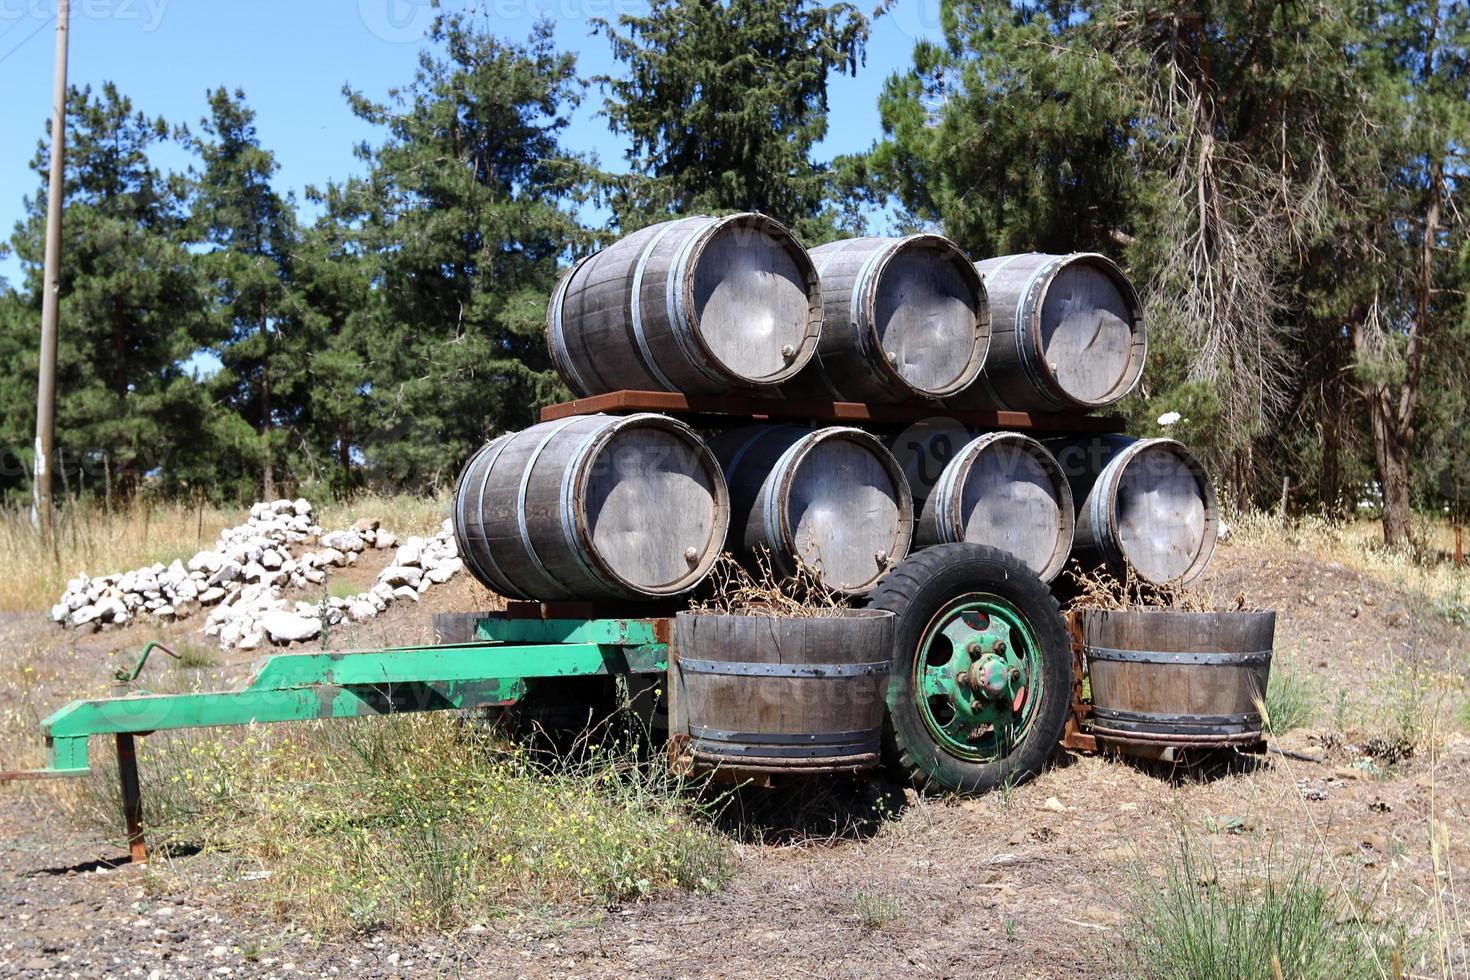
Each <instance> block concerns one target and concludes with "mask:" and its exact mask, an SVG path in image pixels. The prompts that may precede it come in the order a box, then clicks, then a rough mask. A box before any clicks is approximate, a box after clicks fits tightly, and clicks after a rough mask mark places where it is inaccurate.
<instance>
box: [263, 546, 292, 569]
mask: <svg viewBox="0 0 1470 980" xmlns="http://www.w3.org/2000/svg"><path fill="white" fill-rule="evenodd" d="M285 563H286V559H284V558H282V557H281V553H280V552H279V551H277V550H276V549H274V548H272V549H270V550H269V551H265V552H262V553H261V556H260V564H261V567H263V568H269V569H271V570H273V571H274V570H275V569H278V568H280V567H281V566H282V565H284V564H285Z"/></svg>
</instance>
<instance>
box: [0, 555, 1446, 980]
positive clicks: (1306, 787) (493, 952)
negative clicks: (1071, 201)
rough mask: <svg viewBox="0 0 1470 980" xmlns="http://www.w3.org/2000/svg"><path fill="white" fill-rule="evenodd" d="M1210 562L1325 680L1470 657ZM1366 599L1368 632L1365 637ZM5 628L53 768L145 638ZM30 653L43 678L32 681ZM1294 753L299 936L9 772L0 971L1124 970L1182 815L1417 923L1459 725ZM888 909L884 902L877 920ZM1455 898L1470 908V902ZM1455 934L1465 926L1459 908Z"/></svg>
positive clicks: (1377, 616) (1308, 738)
mask: <svg viewBox="0 0 1470 980" xmlns="http://www.w3.org/2000/svg"><path fill="white" fill-rule="evenodd" d="M360 574H362V575H364V576H367V577H371V575H372V574H375V569H372V568H364V569H362V570H361V572H360ZM1211 575H1212V579H1213V585H1214V587H1215V588H1216V589H1217V590H1218V591H1219V592H1220V593H1221V594H1222V595H1233V594H1234V593H1235V592H1236V591H1245V592H1246V593H1247V595H1248V597H1249V599H1250V601H1251V602H1252V603H1253V604H1255V605H1261V606H1271V607H1275V608H1277V609H1278V610H1279V611H1280V619H1279V626H1278V636H1277V648H1278V650H1279V651H1283V652H1285V653H1286V654H1288V655H1289V656H1291V657H1292V659H1293V660H1294V661H1295V662H1296V663H1297V664H1299V665H1301V666H1302V667H1303V668H1304V669H1306V670H1308V671H1310V672H1311V673H1313V674H1314V675H1315V676H1316V677H1317V678H1318V679H1319V680H1320V681H1321V683H1322V684H1323V685H1324V686H1326V687H1327V689H1331V687H1332V686H1342V687H1344V688H1346V689H1348V690H1352V691H1354V692H1357V691H1360V690H1361V689H1362V688H1363V685H1364V680H1363V679H1364V678H1365V677H1372V676H1375V673H1374V672H1375V670H1377V669H1381V668H1383V666H1384V664H1385V663H1386V662H1387V660H1388V658H1389V655H1390V654H1398V655H1402V656H1410V657H1416V658H1420V659H1422V660H1423V661H1424V662H1425V663H1426V664H1428V665H1430V666H1431V667H1433V668H1435V669H1438V670H1448V671H1458V672H1459V674H1460V675H1461V676H1463V675H1465V674H1466V673H1467V667H1470V630H1466V629H1455V628H1452V627H1450V626H1448V625H1446V624H1444V623H1443V622H1441V621H1439V620H1437V619H1434V618H1433V617H1432V616H1429V615H1427V614H1426V613H1424V612H1423V611H1422V610H1421V609H1420V608H1419V606H1420V604H1418V603H1415V602H1414V601H1412V600H1411V599H1410V598H1409V597H1407V596H1404V595H1402V594H1400V593H1398V592H1396V591H1395V590H1394V589H1392V588H1390V587H1387V586H1385V585H1383V584H1382V583H1378V582H1375V581H1373V580H1371V579H1367V578H1365V577H1363V576H1361V575H1359V574H1357V573H1355V572H1352V571H1350V570H1347V569H1343V568H1340V567H1333V566H1323V565H1320V564H1318V563H1315V562H1312V561H1310V560H1307V559H1305V558H1303V557H1301V556H1299V555H1294V554H1282V553H1266V552H1263V551H1259V550H1254V549H1249V548H1245V547H1241V546H1237V547H1232V548H1225V549H1222V550H1221V553H1220V556H1219V558H1218V560H1217V562H1216V567H1215V569H1214V570H1213V571H1212V573H1211ZM486 601H487V599H486V597H485V596H484V595H483V594H482V593H478V592H477V591H476V590H474V589H473V588H472V587H471V586H469V585H468V584H467V583H466V584H464V585H463V586H462V587H458V588H456V589H455V590H450V589H446V590H444V594H443V595H442V596H438V597H436V598H435V600H434V606H433V607H431V608H420V609H417V610H411V611H397V610H395V611H394V613H393V614H392V615H391V616H390V617H385V619H386V620H391V621H389V622H385V623H382V624H377V625H375V626H374V631H375V632H374V633H373V634H371V635H358V636H352V635H346V636H337V637H333V645H356V644H358V643H379V642H402V641H408V640H416V639H422V638H424V637H425V636H426V634H427V613H429V612H431V611H434V609H436V608H444V609H455V608H458V609H467V608H483V607H484V606H485V603H486ZM426 605H428V604H426ZM1365 609H1367V610H1371V611H1372V613H1373V620H1374V623H1375V629H1374V630H1372V631H1368V630H1365V629H1364V628H1363V626H1364V622H1363V618H1362V611H1363V610H1365ZM0 638H3V639H6V640H7V642H6V643H5V644H4V645H3V653H0V677H3V678H6V679H9V680H7V681H6V682H5V683H4V684H0V711H3V713H4V718H5V719H6V720H7V725H6V727H5V729H4V730H5V731H6V732H7V734H10V735H11V736H12V738H11V739H10V741H11V742H12V743H13V744H11V745H8V746H6V748H5V750H4V751H5V752H6V753H8V754H7V755H5V756H0V766H3V767H7V768H8V767H9V766H10V765H21V764H27V765H29V764H34V763H35V762H36V761H37V760H36V758H35V757H34V755H27V754H26V753H33V751H34V750H33V748H32V747H31V746H29V745H23V744H21V743H18V742H16V736H17V733H18V732H20V731H21V730H22V729H20V728H18V727H17V721H18V720H25V719H26V718H28V717H31V716H34V715H35V714H37V713H44V712H46V711H49V710H51V709H52V708H54V707H55V706H57V705H59V704H61V703H63V702H64V701H65V700H66V698H67V697H68V696H70V695H74V694H77V693H102V692H104V691H105V690H106V685H107V674H108V672H109V670H110V669H111V667H110V664H111V663H112V662H113V660H115V659H116V658H112V660H109V658H108V656H107V654H108V653H109V652H110V650H111V649H113V648H115V647H119V646H124V645H129V646H133V647H136V645H137V643H138V642H141V638H140V637H138V636H132V635H127V636H123V635H122V634H97V635H94V636H91V637H85V638H77V637H75V636H62V635H60V634H58V633H57V632H55V631H54V630H51V629H49V628H45V624H44V623H41V622H39V617H29V616H20V617H18V616H11V617H7V618H5V619H0ZM24 664H31V665H33V666H35V668H36V669H34V670H33V671H31V672H30V673H24V672H23V665H24ZM244 669H245V661H244V660H243V659H241V660H239V661H232V662H227V663H223V664H221V665H220V666H219V667H217V668H215V669H214V670H213V671H212V673H214V674H216V675H218V678H219V680H220V682H221V683H226V682H231V681H233V680H235V679H237V678H238V677H239V676H240V675H241V674H242V673H243V671H244ZM1327 713H1328V712H1327V711H1326V710H1324V712H1323V714H1324V715H1325V714H1327ZM1322 720H1323V721H1325V719H1322ZM1461 725H1463V722H1462V723H1461ZM1281 747H1283V748H1286V749H1287V750H1289V751H1291V752H1293V753H1296V754H1298V755H1300V756H1304V757H1307V758H1310V759H1316V760H1319V761H1306V759H1303V758H1295V757H1291V756H1281V755H1276V754H1273V755H1270V756H1267V757H1265V758H1263V759H1260V760H1258V761H1256V762H1253V763H1248V764H1245V765H1240V766H1236V767H1234V768H1232V769H1228V770H1218V771H1212V772H1207V773H1198V772H1195V773H1182V772H1177V771H1173V770H1171V769H1169V768H1167V767H1157V766H1145V765H1134V764H1129V763H1125V762H1119V761H1112V760H1107V759H1103V758H1097V757H1087V756H1063V757H1062V758H1061V759H1059V764H1058V765H1057V766H1055V767H1054V768H1052V769H1051V770H1050V771H1048V772H1047V773H1045V774H1043V775H1042V776H1041V777H1040V778H1039V779H1037V780H1036V781H1034V782H1033V783H1031V784H1029V785H1026V786H1023V787H1020V788H1018V789H1016V790H1014V791H1012V792H1010V793H1007V794H1000V793H997V794H991V795H990V796H987V797H984V798H981V799H976V800H966V801H953V800H948V801H946V800H920V799H918V798H916V797H913V796H912V794H910V795H909V796H908V806H907V807H906V808H905V809H904V812H903V813H902V815H901V816H900V817H899V818H898V819H896V820H894V821H891V822H889V823H887V824H885V825H884V826H883V827H882V828H881V829H880V830H879V831H878V832H877V833H876V834H874V835H872V836H869V837H853V838H849V839H840V840H836V841H826V842H823V843H821V844H810V843H809V844H803V845H785V846H778V845H770V846H762V845H749V844H735V845H732V846H733V849H734V852H735V858H734V862H735V874H734V877H733V881H732V883H731V885H730V887H729V888H728V889H726V890H725V891H724V892H722V893H720V894H717V895H711V896H676V897H672V898H666V899H660V900H656V901H648V902H643V903H638V904H635V905H629V906H626V907H618V908H612V909H606V908H600V907H580V906H556V907H552V908H541V909H519V910H512V911H509V912H507V914H506V915H505V916H504V917H502V918H498V919H494V920H492V921H490V922H488V923H487V924H485V925H484V926H481V927H477V928H474V929H469V930H466V931H462V932H458V933H455V934H452V935H441V934H435V935H420V936H396V935H386V934H380V935H370V936H358V937H350V938H341V937H332V938H319V937H312V936H309V935H304V934H302V933H301V932H299V931H297V930H295V929H293V928H292V926H291V924H290V923H285V922H281V921H278V920H275V919H273V918H271V916H270V914H269V911H268V910H266V909H263V908H261V907H260V905H259V903H258V902H256V901H254V899H255V898H256V895H257V892H256V890H255V886H254V884H253V882H254V881H255V880H258V879H254V878H253V877H252V872H251V870H250V869H248V868H244V867H242V866H241V865H239V864H238V863H237V862H236V861H235V860H233V859H232V858H231V857H230V856H228V855H218V854H197V855H192V856H176V857H173V858H170V859H167V860H162V861H157V862H155V863H154V864H152V865H148V866H144V867H138V866H129V865H126V864H123V863H122V861H123V858H124V856H125V854H124V851H123V850H122V849H121V848H120V847H119V846H118V844H117V842H116V841H106V840H102V839H100V838H99V837H98V836H97V834H96V833H95V832H94V831H91V830H87V829H83V828H77V827H74V826H71V825H70V824H68V823H67V822H66V821H65V820H64V819H63V818H62V817H61V816H60V813H59V810H58V808H57V805H56V803H55V801H54V799H53V798H52V797H51V796H50V795H49V793H50V791H49V790H48V789H47V788H46V787H43V786H37V785H36V784H8V785H3V786H0V976H58V977H62V976H77V977H101V976H129V977H131V976H137V977H160V978H161V977H198V976H205V975H211V976H221V977H226V976H236V977H255V976H262V977H267V976H268V977H297V976H322V977H328V976H332V977H335V976H348V977H359V976H361V977H418V976H443V975H463V976H482V975H497V976H501V975H505V976H534V977H542V976H547V977H561V976H566V977H572V976H576V977H589V976H591V977H603V976H606V977H614V976H617V977H622V976H628V975H638V976H652V977H686V976H687V977H696V976H697V977H725V976H728V977H736V976H750V975H782V976H807V975H811V976H822V977H828V976H851V977H880V976H883V977H886V976H891V975H894V974H897V973H900V972H901V973H903V974H906V975H914V976H945V977H951V976H952V977H959V976H968V977H975V976H979V977H990V976H997V977H998V976H1006V977H1012V978H1014V977H1064V976H1066V977H1072V976H1079V975H1081V976H1096V975H1121V974H1122V971H1123V968H1122V966H1121V965H1120V960H1119V959H1118V958H1117V951H1118V950H1119V948H1120V945H1121V941H1122V939H1123V936H1124V931H1125V924H1126V907H1125V904H1124V901H1125V899H1124V896H1125V895H1126V894H1127V893H1128V892H1129V890H1130V887H1131V886H1132V885H1133V884H1134V883H1136V881H1137V880H1138V875H1139V874H1140V871H1139V866H1140V864H1141V863H1147V864H1153V865H1155V866H1156V865H1157V860H1156V858H1157V855H1159V854H1161V853H1165V852H1167V851H1168V849H1169V848H1170V847H1171V845H1172V842H1173V839H1174V835H1175V834H1176V832H1177V828H1178V827H1179V826H1180V824H1181V822H1182V823H1186V824H1189V825H1192V826H1194V827H1195V828H1197V829H1198V828H1201V827H1209V826H1215V827H1217V828H1220V827H1226V828H1229V831H1230V832H1222V833H1219V834H1218V835H1207V836H1208V839H1209V841H1210V843H1211V845H1212V846H1213V847H1215V848H1216V849H1217V850H1218V851H1219V853H1220V854H1221V855H1222V860H1224V861H1227V862H1228V861H1230V860H1232V859H1233V858H1239V859H1245V858H1247V857H1249V856H1250V855H1251V854H1258V853H1260V852H1261V849H1262V847H1263V842H1264V841H1266V840H1269V839H1280V840H1281V841H1283V842H1285V843H1288V844H1304V845H1307V846H1310V847H1313V848H1314V849H1315V851H1316V852H1317V853H1318V854H1320V856H1321V859H1322V860H1323V861H1324V862H1325V865H1324V866H1325V867H1327V868H1329V869H1330V870H1331V873H1332V874H1333V875H1341V876H1342V877H1344V878H1346V879H1349V880H1352V881H1355V882H1363V883H1365V884H1366V885H1368V886H1370V887H1371V890H1372V892H1373V894H1374V906H1373V908H1374V910H1375V911H1374V913H1373V914H1374V915H1379V914H1387V913H1388V912H1389V911H1390V910H1391V909H1394V908H1398V909H1400V911H1399V912H1398V913H1396V914H1398V915H1401V916H1402V915H1408V916H1410V917H1412V916H1414V915H1417V914H1419V913H1420V912H1422V911H1423V910H1424V909H1425V908H1426V902H1425V896H1426V895H1428V894H1429V893H1430V891H1431V890H1432V889H1433V888H1434V887H1435V882H1436V880H1437V879H1436V875H1435V872H1434V869H1433V867H1432V866H1431V863H1430V858H1429V853H1428V846H1427V842H1428V833H1429V824H1430V818H1431V815H1433V816H1434V817H1435V818H1436V819H1438V820H1439V821H1442V822H1443V823H1444V824H1446V825H1447V826H1448V829H1449V831H1448V832H1449V842H1450V846H1449V850H1448V855H1447V856H1448V862H1449V865H1450V866H1451V868H1452V870H1453V873H1454V875H1455V877H1456V879H1457V880H1458V881H1470V812H1467V811H1470V792H1466V791H1465V789H1464V787H1465V786H1466V785H1467V782H1470V739H1467V738H1466V736H1465V735H1464V733H1463V732H1451V733H1450V734H1449V735H1448V736H1447V737H1446V738H1445V740H1444V744H1443V750H1442V752H1441V753H1440V754H1439V755H1438V757H1437V758H1436V759H1435V760H1433V761H1431V760H1430V759H1427V758H1415V759H1411V760H1409V761H1407V762H1404V763H1401V764H1399V765H1397V766H1394V767H1393V768H1392V769H1390V770H1388V772H1387V774H1386V775H1379V776H1373V775H1369V774H1367V773H1365V772H1363V771H1362V770H1361V769H1355V768H1353V767H1351V766H1349V765H1347V764H1346V756H1344V755H1343V754H1342V752H1343V750H1342V748H1341V747H1340V746H1336V745H1334V743H1333V739H1332V738H1331V737H1330V736H1328V735H1327V734H1326V733H1318V732H1315V731H1301V732H1295V733H1292V734H1291V735H1290V736H1288V737H1287V738H1286V739H1285V740H1284V741H1283V743H1282V746H1281ZM1438 880H1439V881H1441V882H1443V881H1444V878H1443V877H1442V876H1441V877H1440V878H1439V879H1438ZM1463 890H1464V889H1463V887H1462V888H1461V891H1463ZM874 904H876V905H877V906H879V907H881V908H886V909H890V910H891V912H890V913H887V914H884V915H882V916H875V915H874V914H872V913H871V912H870V911H868V912H865V911H864V909H865V908H869V907H871V906H873V905H874ZM1460 911H1461V912H1462V913H1464V912H1467V911H1470V896H1464V897H1463V898H1462V901H1461V909H1460ZM1450 928H1451V930H1452V934H1457V938H1460V939H1461V942H1462V943H1467V942H1470V938H1466V934H1467V933H1470V925H1467V922H1466V920H1465V919H1464V918H1463V917H1462V918H1461V919H1460V920H1459V921H1458V922H1455V921H1453V919H1452V921H1451V925H1450ZM1467 966H1470V964H1464V963H1462V964H1461V965H1460V966H1459V970H1460V971H1462V972H1463V971H1464V970H1465V969H1466V968H1467Z"/></svg>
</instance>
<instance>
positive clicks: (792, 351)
mask: <svg viewBox="0 0 1470 980" xmlns="http://www.w3.org/2000/svg"><path fill="white" fill-rule="evenodd" d="M781 356H782V357H784V358H786V359H787V360H788V361H789V360H791V359H792V358H793V357H795V356H796V348H795V347H792V346H791V345H790V344H783V345H782V346H781Z"/></svg>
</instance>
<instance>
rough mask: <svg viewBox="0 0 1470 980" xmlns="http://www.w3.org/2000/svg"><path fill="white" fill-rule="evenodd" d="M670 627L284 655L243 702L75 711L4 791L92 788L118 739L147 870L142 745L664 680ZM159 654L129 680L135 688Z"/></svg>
mask: <svg viewBox="0 0 1470 980" xmlns="http://www.w3.org/2000/svg"><path fill="white" fill-rule="evenodd" d="M670 625H671V621H670V620H668V619H519V618H509V617H505V616H497V615H495V614H493V613H492V614H486V615H485V616H483V617H478V618H476V619H475V620H474V622H473V625H472V631H471V635H473V636H474V637H475V639H473V640H471V641H470V642H467V643H451V644H443V645H433V646H413V647H395V648H389V649H384V650H355V651H346V652H341V653H300V654H277V655H274V656H270V657H266V658H264V659H262V660H261V661H259V662H258V663H257V664H256V666H255V669H254V671H253V672H252V673H251V675H250V677H249V679H248V680H247V681H246V682H245V685H244V686H243V687H241V688H240V689H239V690H235V691H206V692H199V693H189V694H151V693H148V692H146V691H137V692H133V693H128V694H124V695H121V696H117V697H110V698H94V699H89V700H82V701H73V702H71V703H70V704H68V705H66V706H65V707H63V708H61V709H60V710H58V711H56V712H55V713H54V714H52V715H50V716H49V717H47V718H46V719H44V720H43V721H42V722H41V735H42V736H43V738H44V739H45V742H46V762H45V765H44V766H43V767H42V768H40V769H29V770H20V771H14V772H4V773H0V781H4V780H17V779H47V778H64V777H75V776H86V775H88V774H89V773H90V772H91V771H92V770H91V762H90V755H89V741H90V739H91V738H92V736H94V735H112V736H114V737H115V746H116V751H117V763H118V778H119V780H120V783H121V790H122V805H123V819H124V823H125V824H126V827H127V833H128V844H129V850H130V852H131V854H132V858H133V860H134V861H143V860H146V859H147V848H146V845H145V843H144V838H143V830H142V795H141V789H140V786H139V781H138V768H137V758H136V745H135V739H137V738H139V737H141V736H144V735H149V734H152V733H153V732H158V731H169V730H176V729H184V728H208V727H212V726H219V725H250V724H256V723H261V724H264V723H270V722H282V721H311V720H314V719H319V718H358V717H362V716H367V715H384V714H397V713H404V712H419V711H448V710H465V709H470V708H477V707H487V706H509V705H512V704H515V703H516V702H517V701H519V700H520V699H521V698H523V697H524V696H525V694H526V691H527V682H528V681H534V680H537V679H547V678H559V677H593V676H609V675H618V674H624V675H633V674H654V675H657V674H663V673H664V672H666V671H667V670H668V666H669V631H670ZM158 648H162V649H165V650H167V648H166V647H163V646H162V644H159V643H149V644H148V645H147V646H145V647H144V649H143V653H142V655H141V656H140V657H139V660H138V663H137V665H136V666H135V667H134V668H133V669H132V670H131V671H122V672H120V673H119V676H118V679H119V681H120V682H122V683H123V684H125V685H126V684H130V683H132V682H133V681H135V680H136V679H137V678H138V676H139V674H140V673H141V672H142V670H143V667H144V665H145V664H146V663H147V661H148V657H149V655H150V654H151V653H152V652H153V650H154V649H158Z"/></svg>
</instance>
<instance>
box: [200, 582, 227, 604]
mask: <svg viewBox="0 0 1470 980" xmlns="http://www.w3.org/2000/svg"><path fill="white" fill-rule="evenodd" d="M224 597H225V590H224V589H222V588H220V587H219V586H217V585H214V586H210V587H209V588H207V589H205V590H204V591H203V592H201V593H199V602H200V604H201V605H205V606H208V605H212V604H213V603H216V602H219V601H220V600H221V599H223V598H224Z"/></svg>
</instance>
